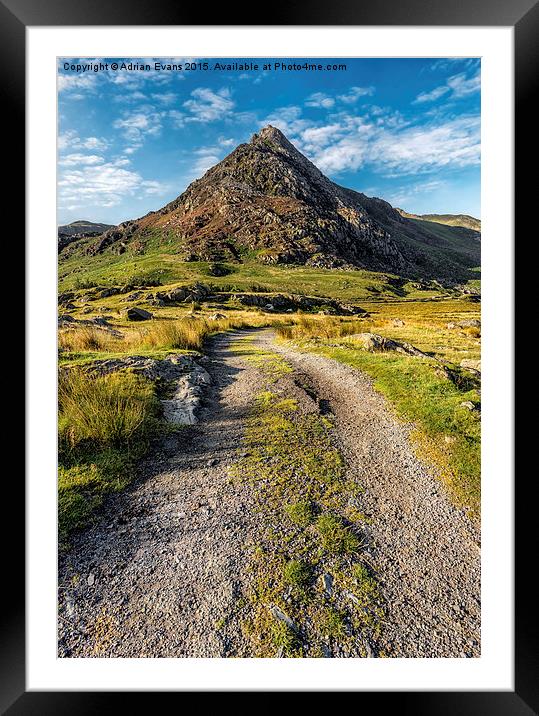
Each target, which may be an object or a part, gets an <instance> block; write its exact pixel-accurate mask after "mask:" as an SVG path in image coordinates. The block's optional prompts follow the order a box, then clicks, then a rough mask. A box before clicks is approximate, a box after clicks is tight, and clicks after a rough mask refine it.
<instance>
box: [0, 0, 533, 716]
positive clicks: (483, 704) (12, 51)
mask: <svg viewBox="0 0 539 716" xmlns="http://www.w3.org/2000/svg"><path fill="white" fill-rule="evenodd" d="M261 8H262V6H261ZM207 15H208V10H207V8H206V7H205V6H203V5H202V4H200V5H197V6H195V5H194V4H193V3H188V4H185V5H182V4H179V3H178V2H174V1H173V0H160V2H153V3H149V2H147V1H145V0H129V1H128V0H114V1H113V2H110V0H107V2H104V1H103V0H94V2H92V3H91V4H90V3H75V2H73V0H48V1H47V2H40V0H0V89H1V91H2V94H3V98H4V101H3V104H4V112H3V113H2V114H3V118H2V119H3V121H4V124H5V130H4V135H3V136H4V137H9V138H10V140H9V143H10V144H11V145H13V146H17V145H18V153H17V162H16V163H15V162H13V163H11V165H10V179H11V181H10V182H9V184H8V185H7V186H6V187H5V189H4V192H5V194H4V197H5V201H6V204H5V206H8V207H10V209H9V214H10V216H11V217H21V216H22V215H23V214H24V176H23V174H24V161H23V157H24V147H25V137H24V127H25V124H24V117H25V30H26V27H28V26H69V25H129V26H133V25H153V26H158V25H179V26H194V25H207V24H208V23H207V22H204V20H206V19H207ZM211 16H212V23H211V25H212V26H216V25H265V24H268V18H270V21H271V22H270V24H271V25H319V26H324V25H325V26H328V25H354V26H361V25H371V26H372V25H379V26H386V25H392V26H395V25H403V26H406V25H408V26H418V25H423V26H430V25H432V26H444V25H445V26H512V27H514V39H515V55H514V58H515V110H516V123H515V138H516V167H515V187H516V191H515V207H516V210H515V216H516V227H515V236H516V234H517V232H518V235H519V236H520V237H521V239H523V238H524V236H525V232H526V230H527V227H526V226H525V222H526V219H527V217H528V212H529V207H534V206H535V204H536V201H535V194H536V191H537V189H536V185H537V182H536V180H535V181H532V180H530V179H529V177H533V176H535V174H536V167H535V164H536V159H535V156H536V152H534V151H533V148H534V147H535V148H536V147H537V144H536V135H537V129H536V127H535V124H536V116H537V113H536V111H534V104H535V103H534V100H536V97H535V93H534V89H535V83H534V80H535V78H536V77H537V76H538V55H539V49H538V48H539V43H538V41H537V40H538V38H539V5H538V4H537V3H535V2H534V0H494V1H493V0H468V2H466V3H448V2H447V0H430V2H429V3H425V2H424V0H377V2H376V3H368V4H367V3H359V2H354V1H353V0H340V2H338V3H324V4H323V3H322V2H321V1H320V0H318V1H317V0H312V1H311V2H310V3H299V2H289V3H286V4H285V3H282V4H280V5H277V4H274V5H272V6H271V8H270V9H269V10H268V9H267V8H265V10H264V12H263V13H260V15H259V17H257V16H256V7H255V6H253V4H252V3H251V4H249V3H245V2H244V0H239V2H236V3H235V4H234V5H233V6H232V5H231V4H230V3H226V4H225V3H222V4H217V5H215V6H214V7H213V8H212V11H211ZM532 192H533V194H532ZM507 200H508V201H511V200H512V197H508V198H507ZM15 227H16V233H17V234H20V233H21V231H20V219H19V220H18V222H17V223H15V222H14V227H13V228H14V230H15ZM515 315H516V317H517V318H518V313H516V314H515ZM517 325H518V321H517ZM517 448H518V445H517ZM516 454H518V450H517V451H516ZM515 474H516V472H515ZM528 476H529V477H532V478H533V475H528ZM12 478H13V476H12ZM533 482H534V480H533V479H530V480H528V481H526V476H524V480H519V482H518V483H516V481H515V483H516V486H515V492H516V514H515V526H516V528H515V531H516V535H515V540H516V541H515V544H516V554H515V572H516V574H515V594H516V613H515V652H514V653H515V664H514V668H515V691H514V692H402V693H395V692H375V693H374V692H366V693H362V694H361V697H360V701H359V702H358V708H360V707H361V710H363V711H364V710H365V709H366V708H368V709H371V710H372V709H374V708H376V709H378V710H379V709H382V710H386V709H389V710H391V711H395V712H397V713H401V714H414V715H415V716H420V715H421V714H429V716H430V715H432V714H440V716H445V715H446V714H447V715H448V716H449V715H451V716H456V715H457V714H458V715H459V716H466V715H467V714H470V715H471V714H473V715H474V716H478V715H480V714H485V715H487V714H488V715H489V716H495V715H496V714H503V715H504V716H509V715H511V716H512V715H514V716H520V715H522V716H525V715H526V716H527V715H529V714H533V713H537V711H538V709H539V679H538V678H537V676H538V675H539V648H538V642H537V628H536V622H537V614H536V612H537V609H536V588H533V587H532V586H531V584H530V582H529V579H530V576H529V574H530V566H532V565H531V562H532V561H533V558H532V557H531V555H533V556H535V555H536V554H537V537H536V533H537V530H536V528H535V522H536V520H535V519H534V517H535V514H534V513H535V511H536V508H535V502H534V501H533V499H532V495H531V490H532V489H533V487H532V485H533ZM4 500H5V503H4V504H5V505H7V504H8V501H9V504H10V505H12V507H10V508H9V512H12V513H15V509H16V510H17V513H18V514H17V516H19V520H18V521H16V522H15V523H14V525H10V526H9V527H8V521H7V520H3V521H2V523H3V524H2V527H3V528H4V529H5V530H7V534H5V535H4V545H9V548H8V549H4V554H3V560H2V562H3V564H2V572H3V575H4V577H6V576H9V579H8V580H6V581H5V582H4V588H3V590H2V592H3V596H4V598H5V599H6V604H5V606H4V608H3V610H2V611H1V617H0V619H1V632H0V633H1V646H0V674H1V687H0V707H1V709H2V713H9V714H10V716H19V715H21V716H22V715H23V714H24V715H25V716H28V715H33V714H40V716H41V715H42V714H48V713H55V714H58V715H60V714H70V715H71V714H90V713H91V714H98V713H99V714H101V713H107V712H108V711H112V710H113V709H114V710H115V712H118V710H119V711H120V712H122V711H126V710H127V709H128V708H129V710H130V711H132V710H133V709H134V710H135V711H142V710H144V711H146V710H148V709H153V710H155V709H156V708H159V706H157V705H156V702H155V696H156V694H155V693H152V694H146V693H139V692H137V693H132V694H130V696H131V697H134V698H133V699H132V701H131V703H130V704H129V706H128V705H127V702H126V701H125V699H126V696H129V694H125V693H122V694H121V695H120V694H118V693H116V692H114V693H110V692H108V693H103V692H91V693H82V692H62V693H58V692H27V691H26V688H25V621H24V599H25V594H24V532H23V528H22V525H23V524H24V520H23V519H20V516H21V513H22V512H23V510H24V485H23V481H22V479H19V480H15V479H11V487H9V489H8V491H7V492H5V493H4ZM15 506H16V508H15ZM532 510H533V512H532ZM5 511H6V512H7V509H6V507H5ZM534 545H535V548H534ZM528 555H530V557H528ZM533 572H536V570H533ZM501 578H504V577H503V576H502V577H501ZM165 695H167V694H160V696H165ZM168 696H169V697H170V696H172V697H173V698H176V699H177V697H178V696H180V697H181V694H175V693H172V694H170V693H169V694H168ZM150 698H151V699H152V702H150V701H149V699H150ZM120 699H121V700H120ZM371 701H372V704H371V703H369V702H371ZM266 703H267V704H270V703H271V699H270V701H269V702H266Z"/></svg>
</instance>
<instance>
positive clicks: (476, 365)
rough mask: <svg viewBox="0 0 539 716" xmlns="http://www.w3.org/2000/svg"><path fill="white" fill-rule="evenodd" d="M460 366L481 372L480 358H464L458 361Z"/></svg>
mask: <svg viewBox="0 0 539 716" xmlns="http://www.w3.org/2000/svg"><path fill="white" fill-rule="evenodd" d="M460 367H461V368H466V369H467V370H475V371H477V372H478V373H481V361H480V360H472V359H471V358H465V359H464V360H461V361H460Z"/></svg>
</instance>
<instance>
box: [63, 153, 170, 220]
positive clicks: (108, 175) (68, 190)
mask: <svg viewBox="0 0 539 716" xmlns="http://www.w3.org/2000/svg"><path fill="white" fill-rule="evenodd" d="M122 165H123V160H119V161H117V162H114V161H112V162H106V163H103V164H100V165H86V166H82V167H79V168H77V169H71V168H70V169H67V170H64V171H63V173H62V175H61V177H60V180H59V182H58V191H59V207H60V208H61V209H65V208H69V209H76V208H86V207H88V206H103V207H111V206H117V205H118V204H121V202H122V201H123V200H124V199H125V198H126V196H135V195H140V194H142V195H154V194H160V193H162V192H163V191H164V190H165V187H164V186H163V185H162V184H161V183H160V182H156V181H151V180H144V179H143V178H142V177H141V175H140V174H139V173H138V172H134V171H131V170H129V169H125V168H124V167H123V166H122Z"/></svg>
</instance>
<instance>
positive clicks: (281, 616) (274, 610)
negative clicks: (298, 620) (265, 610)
mask: <svg viewBox="0 0 539 716" xmlns="http://www.w3.org/2000/svg"><path fill="white" fill-rule="evenodd" d="M269 609H270V612H271V613H272V614H273V616H274V617H275V619H278V620H279V621H280V622H283V624H286V626H287V627H288V628H289V629H292V631H295V632H297V631H298V627H297V626H296V625H295V624H294V622H293V621H292V619H290V617H289V616H287V615H286V614H285V613H284V612H282V611H281V610H280V609H279V607H276V606H271V607H270V608H269Z"/></svg>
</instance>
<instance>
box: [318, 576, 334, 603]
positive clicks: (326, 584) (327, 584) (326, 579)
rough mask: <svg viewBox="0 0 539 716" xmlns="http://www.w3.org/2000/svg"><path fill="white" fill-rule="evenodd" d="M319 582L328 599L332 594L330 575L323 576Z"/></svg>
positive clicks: (331, 578)
mask: <svg viewBox="0 0 539 716" xmlns="http://www.w3.org/2000/svg"><path fill="white" fill-rule="evenodd" d="M320 582H321V584H322V589H323V590H324V592H325V593H326V594H327V595H328V597H331V595H332V593H333V577H332V576H331V574H327V573H326V574H323V575H322V576H321V577H320Z"/></svg>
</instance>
